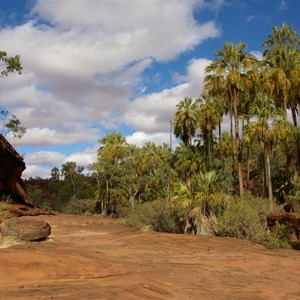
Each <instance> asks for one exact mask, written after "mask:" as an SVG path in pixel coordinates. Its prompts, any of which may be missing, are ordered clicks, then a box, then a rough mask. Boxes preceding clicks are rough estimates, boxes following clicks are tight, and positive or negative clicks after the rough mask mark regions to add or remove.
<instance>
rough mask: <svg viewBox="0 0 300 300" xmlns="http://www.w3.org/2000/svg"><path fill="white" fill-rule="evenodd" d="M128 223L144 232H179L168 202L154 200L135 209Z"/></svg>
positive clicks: (128, 218) (129, 216)
mask: <svg viewBox="0 0 300 300" xmlns="http://www.w3.org/2000/svg"><path fill="white" fill-rule="evenodd" d="M126 222H127V224H128V225H130V226H133V227H136V228H138V229H139V230H143V231H146V230H147V231H149V230H151V231H152V230H153V231H160V232H179V228H178V225H177V224H176V221H175V218H174V216H172V215H171V214H170V211H169V210H168V208H167V202H166V200H154V201H151V202H146V203H143V204H140V205H137V206H136V207H135V210H134V211H133V212H131V213H130V214H129V215H128V216H127V218H126Z"/></svg>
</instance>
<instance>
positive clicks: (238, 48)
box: [205, 42, 256, 195]
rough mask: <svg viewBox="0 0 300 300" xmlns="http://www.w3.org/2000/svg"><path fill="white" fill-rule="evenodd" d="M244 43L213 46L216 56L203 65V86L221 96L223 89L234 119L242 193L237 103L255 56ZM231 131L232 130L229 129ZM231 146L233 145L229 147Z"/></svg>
mask: <svg viewBox="0 0 300 300" xmlns="http://www.w3.org/2000/svg"><path fill="white" fill-rule="evenodd" d="M245 48H246V44H245V43H243V42H239V43H237V44H235V45H234V44H233V43H228V42H225V43H224V49H223V50H221V49H218V50H216V54H217V56H218V57H219V59H214V61H213V62H212V63H211V64H210V65H209V66H208V67H206V70H205V71H206V74H207V75H206V79H205V81H206V82H207V85H206V87H207V88H208V89H209V90H211V91H214V92H216V91H217V90H219V91H220V94H221V96H222V95H224V93H225V92H226V93H227V95H226V96H227V97H226V99H227V101H228V106H229V112H230V115H231V116H233V120H234V131H235V142H236V148H237V156H238V179H239V192H240V195H242V193H243V173H242V144H241V139H240V134H239V116H238V107H239V105H240V104H241V101H242V99H243V97H244V93H245V91H246V90H248V89H249V86H250V85H251V80H249V78H248V77H247V71H248V70H249V69H251V67H252V66H253V64H254V63H255V62H256V60H255V58H254V57H253V56H252V55H250V54H247V53H246V51H245ZM231 132H232V131H231ZM232 148H234V147H232Z"/></svg>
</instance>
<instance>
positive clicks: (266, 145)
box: [243, 94, 289, 210]
mask: <svg viewBox="0 0 300 300" xmlns="http://www.w3.org/2000/svg"><path fill="white" fill-rule="evenodd" d="M249 112H250V114H251V115H253V116H255V118H256V120H253V121H250V122H249V123H248V124H247V126H246V128H245V133H244V137H243V139H244V141H245V142H246V143H250V142H252V141H256V142H258V144H259V146H260V149H261V152H262V154H263V157H264V163H265V165H264V167H265V174H266V185H267V188H268V194H269V200H270V210H273V206H272V205H273V204H272V203H273V192H272V181H271V166H270V156H271V154H272V150H273V147H274V146H275V145H276V143H277V142H278V141H279V140H280V139H284V137H285V136H286V134H287V132H288V131H289V126H288V123H287V122H286V119H285V115H284V111H283V110H282V109H280V108H277V107H276V106H275V102H274V99H273V98H271V97H270V96H269V95H267V94H260V95H259V96H258V97H257V98H256V99H255V101H254V102H253V103H252V104H251V105H250V109H249Z"/></svg>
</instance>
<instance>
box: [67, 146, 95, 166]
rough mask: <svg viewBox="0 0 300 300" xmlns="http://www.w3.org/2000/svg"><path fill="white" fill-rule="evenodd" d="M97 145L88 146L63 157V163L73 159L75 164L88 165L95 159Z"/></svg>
mask: <svg viewBox="0 0 300 300" xmlns="http://www.w3.org/2000/svg"><path fill="white" fill-rule="evenodd" d="M98 147H99V145H98V146H94V147H88V148H86V149H85V150H84V151H82V152H76V153H72V154H70V155H69V156H67V157H66V158H65V159H64V162H63V163H66V162H68V161H69V162H70V161H74V162H76V163H77V166H81V167H88V166H89V165H90V164H92V163H94V162H96V160H97V149H98Z"/></svg>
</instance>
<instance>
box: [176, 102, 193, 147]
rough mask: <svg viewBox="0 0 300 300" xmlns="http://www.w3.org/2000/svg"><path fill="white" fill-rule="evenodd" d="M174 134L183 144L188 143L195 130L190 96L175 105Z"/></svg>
mask: <svg viewBox="0 0 300 300" xmlns="http://www.w3.org/2000/svg"><path fill="white" fill-rule="evenodd" d="M176 107H177V111H176V113H175V122H174V127H173V130H174V134H175V136H176V137H180V139H181V140H182V141H183V143H184V145H185V146H187V145H190V144H191V142H192V137H193V136H194V135H195V132H196V120H195V116H194V103H193V100H192V99H191V98H188V97H185V98H184V100H182V101H180V102H179V104H177V105H176Z"/></svg>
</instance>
